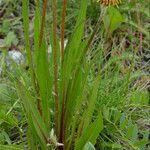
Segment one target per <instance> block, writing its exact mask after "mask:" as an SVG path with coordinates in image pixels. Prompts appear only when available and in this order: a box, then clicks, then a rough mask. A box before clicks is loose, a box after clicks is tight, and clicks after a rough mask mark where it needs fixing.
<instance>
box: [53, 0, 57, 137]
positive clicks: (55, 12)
mask: <svg viewBox="0 0 150 150" xmlns="http://www.w3.org/2000/svg"><path fill="white" fill-rule="evenodd" d="M52 11H53V13H52V18H53V22H52V28H53V56H54V93H55V95H54V97H55V130H56V136H58V64H57V23H56V17H57V4H56V0H53V1H52Z"/></svg>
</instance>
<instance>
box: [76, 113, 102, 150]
mask: <svg viewBox="0 0 150 150" xmlns="http://www.w3.org/2000/svg"><path fill="white" fill-rule="evenodd" d="M102 130H103V117H102V114H101V113H99V115H98V118H97V119H96V120H95V121H94V122H93V123H91V124H90V125H89V126H88V127H87V129H85V130H84V132H83V134H82V135H81V137H80V138H79V139H78V140H77V142H76V144H75V150H82V149H83V147H84V145H85V144H86V143H87V142H88V141H90V142H91V143H92V144H93V145H94V144H95V143H96V139H97V137H98V136H99V133H100V132H101V131H102Z"/></svg>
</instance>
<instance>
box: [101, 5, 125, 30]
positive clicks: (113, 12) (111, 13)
mask: <svg viewBox="0 0 150 150" xmlns="http://www.w3.org/2000/svg"><path fill="white" fill-rule="evenodd" d="M103 21H104V26H105V29H106V31H108V32H109V33H112V32H113V31H114V30H116V29H117V28H118V27H119V26H120V24H121V23H122V22H123V21H124V19H123V16H122V15H121V14H120V12H119V11H118V10H117V9H116V8H114V7H109V8H108V12H107V15H106V16H105V17H104V20H103Z"/></svg>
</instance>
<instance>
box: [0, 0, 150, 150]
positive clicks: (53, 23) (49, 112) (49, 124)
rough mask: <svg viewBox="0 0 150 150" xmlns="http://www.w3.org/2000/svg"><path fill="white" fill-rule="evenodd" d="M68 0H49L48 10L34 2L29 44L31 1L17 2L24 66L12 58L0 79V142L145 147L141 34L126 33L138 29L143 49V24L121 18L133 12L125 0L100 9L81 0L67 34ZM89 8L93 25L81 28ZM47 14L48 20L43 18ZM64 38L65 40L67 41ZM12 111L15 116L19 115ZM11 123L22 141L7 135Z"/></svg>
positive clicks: (42, 147)
mask: <svg viewBox="0 0 150 150" xmlns="http://www.w3.org/2000/svg"><path fill="white" fill-rule="evenodd" d="M66 2H67V1H65V0H64V1H63V2H62V4H63V5H62V9H60V8H61V7H60V6H59V3H57V2H56V0H53V1H52V3H50V5H51V10H52V12H51V14H50V15H47V13H48V8H49V7H48V6H49V2H48V1H47V0H44V1H43V3H42V7H40V6H41V3H39V1H36V3H35V10H34V24H33V26H34V37H33V39H34V43H33V46H31V43H30V34H29V23H30V19H29V16H30V11H29V10H30V9H29V8H30V7H29V6H30V5H29V4H30V3H29V1H28V0H24V1H23V2H22V17H23V30H24V41H25V45H24V47H25V50H26V60H27V64H28V66H29V70H25V69H24V68H23V67H22V66H21V65H17V64H16V63H14V62H13V61H12V63H11V65H12V68H13V69H12V70H7V69H5V71H6V72H5V73H4V76H3V80H2V83H3V84H0V91H2V92H1V93H2V94H1V99H2V106H1V107H2V110H3V113H0V114H1V117H0V118H1V123H0V125H1V131H3V132H1V134H0V135H1V137H2V138H4V139H6V140H4V141H5V142H4V143H1V142H0V144H1V145H0V148H1V149H2V150H3V149H8V150H9V149H10V150H13V149H14V150H17V149H18V150H19V149H27V148H29V149H32V150H51V149H58V150H72V149H74V150H82V149H83V150H88V149H91V150H94V149H96V150H99V149H102V150H105V149H106V150H109V149H110V150H111V149H131V150H136V149H139V150H142V149H148V148H149V145H148V142H149V141H148V140H149V137H148V136H149V134H148V133H149V128H148V126H149V117H150V113H149V109H150V108H149V94H148V92H147V86H148V84H147V82H149V80H148V79H147V78H148V73H147V69H148V68H147V64H146V65H145V66H144V68H142V69H141V68H140V67H142V65H141V64H140V62H142V61H141V60H142V56H140V55H139V52H138V46H139V45H138V40H139V38H138V36H137V37H136V36H134V35H132V34H129V33H128V32H131V31H132V32H134V31H135V32H140V33H141V34H142V37H143V39H142V49H144V50H145V49H146V48H147V47H148V46H149V44H148V42H147V41H148V39H149V35H148V31H147V30H148V29H147V28H146V29H145V28H144V29H143V30H141V28H140V26H141V25H140V24H136V23H133V22H134V21H135V20H134V21H132V23H131V21H129V22H128V21H127V20H126V19H127V18H126V19H125V18H124V17H123V15H122V14H123V13H124V14H127V13H129V16H130V17H131V16H132V15H135V14H134V13H131V12H132V11H129V9H127V7H128V6H129V5H123V6H120V8H119V9H117V8H116V7H109V8H106V7H101V8H100V11H99V7H96V6H95V5H98V4H97V3H94V2H93V1H91V4H92V5H90V6H89V1H87V0H82V1H81V2H80V3H79V2H78V5H79V10H78V11H77V12H78V13H77V14H76V16H77V17H76V19H74V20H73V23H74V24H75V25H73V27H69V28H71V30H72V29H73V31H71V35H70V32H69V33H68V32H67V29H68V28H67V26H68V22H67V19H68V18H69V17H68V14H67V12H68V11H69V10H68V9H69V8H68V5H70V3H69V2H67V3H66ZM134 4H135V3H134ZM89 7H90V10H89ZM143 7H144V6H143ZM132 8H133V7H132ZM92 9H93V10H92ZM95 9H98V11H96V10H95ZM126 9H127V11H128V12H126ZM60 10H61V11H60ZM59 11H60V12H61V13H60V12H59ZM91 12H97V13H96V14H94V15H93V16H94V17H96V19H95V18H91V20H90V21H91V22H90V23H91V24H90V25H89V26H86V25H85V24H86V23H87V20H88V16H90V17H93V16H92V14H91ZM145 12H146V11H145ZM60 14H61V15H60ZM144 14H147V13H144ZM73 15H74V14H73ZM70 16H71V14H70ZM115 16H117V18H118V19H116V18H115ZM47 17H49V18H50V19H51V20H50V21H49V20H48V21H47ZM144 17H145V18H147V15H144ZM138 19H139V17H138ZM60 20H61V21H60ZM92 20H94V21H92ZM95 20H96V21H95ZM58 22H60V25H59V24H58ZM95 22H96V23H95ZM143 22H144V21H143ZM145 22H146V21H145ZM47 23H49V24H48V25H47ZM47 26H48V29H47ZM128 27H130V31H128V30H127V28H128ZM59 28H60V29H59ZM89 28H91V29H90V30H89ZM48 30H49V31H50V33H49V34H47V31H48ZM58 30H60V34H58V33H59V32H58ZM88 31H89V32H88ZM116 31H117V32H116ZM126 31H128V32H126ZM137 34H138V33H137ZM141 34H140V35H141ZM66 36H67V40H68V43H67V45H66V47H64V41H65V38H66ZM134 40H135V42H134ZM59 41H61V42H59ZM140 42H141V38H140ZM59 43H60V45H59ZM49 44H51V47H52V53H50V54H49V53H48V47H49ZM140 47H141V46H140ZM4 58H5V55H4ZM3 60H4V61H5V59H3ZM2 64H3V63H2ZM4 64H5V63H4ZM137 65H138V67H137ZM145 87H146V88H145ZM6 100H8V101H6ZM5 101H6V102H5ZM14 112H16V114H17V115H19V116H20V117H19V118H20V119H19V120H18V117H15V115H14ZM5 114H6V116H5ZM12 118H15V119H12ZM18 121H19V123H18ZM141 122H142V123H141ZM20 124H21V125H20ZM5 125H7V126H5ZM11 127H15V128H17V132H18V134H19V136H20V137H21V138H20V143H15V142H14V143H13V142H12V141H11V137H9V136H10V135H11V134H12V133H11V132H12V131H10V130H9V129H10V128H11ZM13 130H14V129H13ZM26 130H27V131H26ZM4 131H7V132H8V133H7V132H4ZM24 134H25V137H26V139H25V140H24V138H23V136H24ZM2 141H3V140H2ZM17 142H19V141H17Z"/></svg>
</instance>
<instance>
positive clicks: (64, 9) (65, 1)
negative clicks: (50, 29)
mask: <svg viewBox="0 0 150 150" xmlns="http://www.w3.org/2000/svg"><path fill="white" fill-rule="evenodd" d="M66 7H67V0H63V10H62V24H61V52H60V53H61V62H62V61H63V56H64V37H65V17H66Z"/></svg>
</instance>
